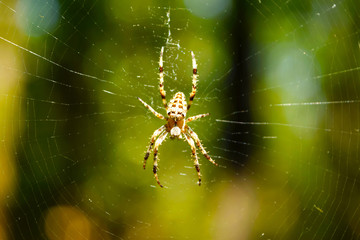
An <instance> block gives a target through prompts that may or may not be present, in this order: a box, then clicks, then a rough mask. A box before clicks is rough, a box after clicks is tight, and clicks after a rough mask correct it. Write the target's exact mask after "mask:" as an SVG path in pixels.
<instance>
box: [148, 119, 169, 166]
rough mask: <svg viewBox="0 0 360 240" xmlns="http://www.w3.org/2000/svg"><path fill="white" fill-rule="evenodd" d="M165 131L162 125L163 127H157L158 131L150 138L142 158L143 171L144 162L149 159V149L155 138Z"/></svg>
mask: <svg viewBox="0 0 360 240" xmlns="http://www.w3.org/2000/svg"><path fill="white" fill-rule="evenodd" d="M165 129H166V128H165V125H163V126H161V127H159V128H158V129H156V130H155V131H154V133H153V135H152V136H151V139H150V145H149V147H148V150H147V151H146V153H145V157H144V164H143V168H144V169H145V165H146V160H147V159H148V158H149V155H150V151H151V148H152V146H153V145H154V143H155V140H156V138H157V136H159V135H160V134H161V133H162V132H163V131H164V130H165Z"/></svg>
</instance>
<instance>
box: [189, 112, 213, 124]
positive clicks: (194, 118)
mask: <svg viewBox="0 0 360 240" xmlns="http://www.w3.org/2000/svg"><path fill="white" fill-rule="evenodd" d="M209 115H210V113H205V114H199V115H196V116H192V117H189V118H188V119H186V123H189V122H192V121H195V120H197V119H199V118H203V117H206V116H209Z"/></svg>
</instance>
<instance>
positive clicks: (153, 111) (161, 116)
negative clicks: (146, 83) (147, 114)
mask: <svg viewBox="0 0 360 240" xmlns="http://www.w3.org/2000/svg"><path fill="white" fill-rule="evenodd" d="M137 99H139V101H140V102H141V103H142V104H144V106H145V107H146V108H147V109H149V110H150V111H151V112H152V113H153V114H154V115H155V116H156V117H157V118H160V119H165V117H164V116H163V115H161V114H160V113H158V112H157V111H155V110H154V109H153V108H152V107H151V106H150V105H149V104H147V103H146V102H144V101H143V100H142V99H141V98H139V97H138V98H137Z"/></svg>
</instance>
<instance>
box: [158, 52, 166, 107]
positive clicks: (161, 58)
mask: <svg viewBox="0 0 360 240" xmlns="http://www.w3.org/2000/svg"><path fill="white" fill-rule="evenodd" d="M163 54H164V47H162V48H161V52H160V60H159V76H160V95H161V99H162V102H163V104H164V107H165V109H166V110H167V102H166V92H165V90H164V68H163Z"/></svg>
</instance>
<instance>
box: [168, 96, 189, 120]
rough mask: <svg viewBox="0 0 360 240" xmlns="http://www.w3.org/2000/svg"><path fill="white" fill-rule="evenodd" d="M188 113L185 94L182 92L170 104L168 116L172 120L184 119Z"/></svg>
mask: <svg viewBox="0 0 360 240" xmlns="http://www.w3.org/2000/svg"><path fill="white" fill-rule="evenodd" d="M186 112H187V104H186V100H185V94H184V93H182V92H177V93H175V95H174V97H173V98H172V99H171V100H170V102H169V104H168V109H167V114H168V116H169V117H170V118H172V119H175V120H181V119H184V118H185V116H186Z"/></svg>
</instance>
